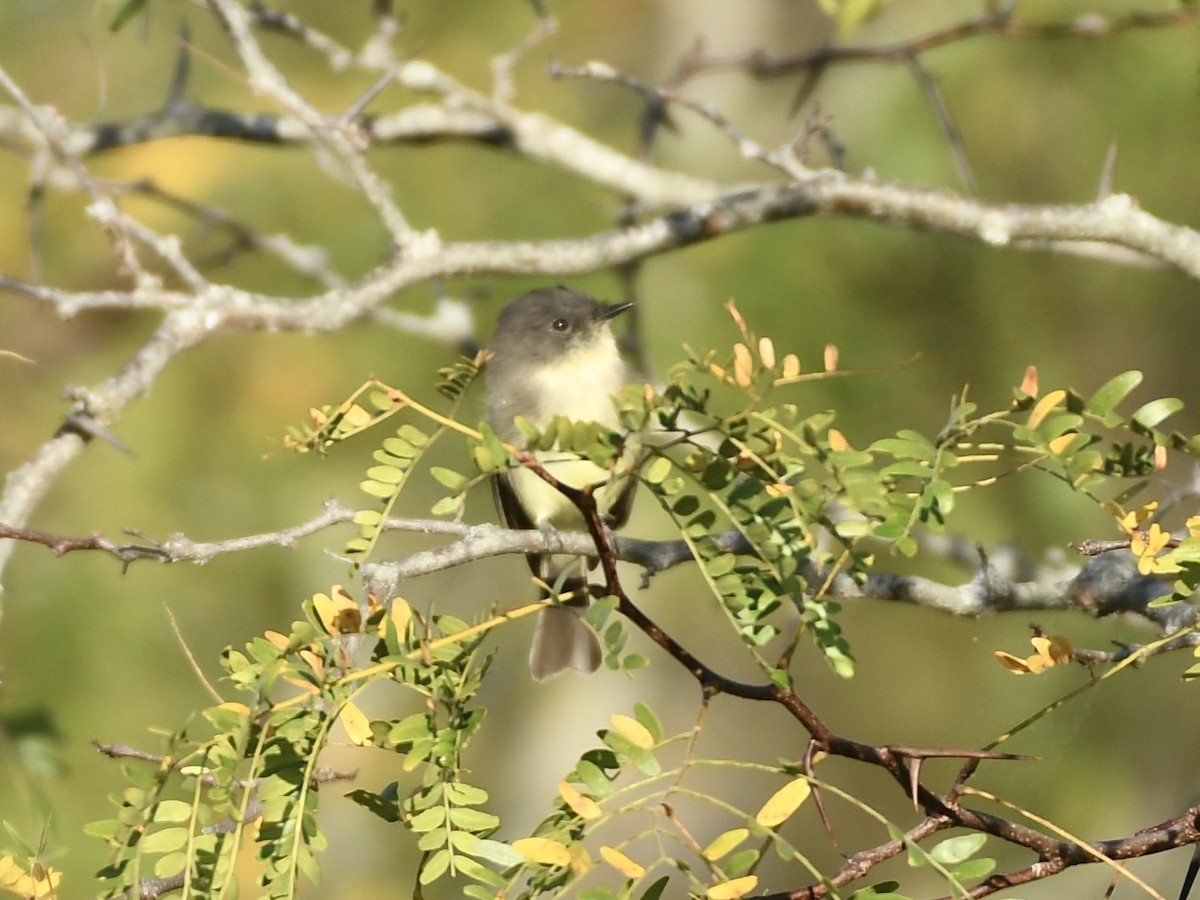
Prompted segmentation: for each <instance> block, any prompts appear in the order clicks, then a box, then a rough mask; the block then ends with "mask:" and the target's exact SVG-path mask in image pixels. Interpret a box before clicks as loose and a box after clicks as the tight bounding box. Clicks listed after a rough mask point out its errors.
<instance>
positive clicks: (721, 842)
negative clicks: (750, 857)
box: [700, 828, 750, 862]
mask: <svg viewBox="0 0 1200 900" xmlns="http://www.w3.org/2000/svg"><path fill="white" fill-rule="evenodd" d="M748 837H750V829H749V828H733V829H731V830H729V831H726V832H724V833H723V834H718V835H717V836H716V837H715V838H713V839H712V840H711V841H710V842H709V844H708V846H707V847H705V848H704V849H703V850H702V851H701V852H700V855H701V856H703V857H704V858H705V859H707V860H708V861H709V862H716V861H717V860H718V859H720V858H721V857H722V856H724V855H725V854H726V853H729V852H730V851H731V850H733V849H734V848H735V847H737V846H738V845H739V844H741V843H742V841H744V840H746V838H748Z"/></svg>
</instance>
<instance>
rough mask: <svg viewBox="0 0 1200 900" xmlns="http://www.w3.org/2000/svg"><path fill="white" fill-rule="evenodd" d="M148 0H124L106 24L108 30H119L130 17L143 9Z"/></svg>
mask: <svg viewBox="0 0 1200 900" xmlns="http://www.w3.org/2000/svg"><path fill="white" fill-rule="evenodd" d="M149 2H150V0H126V2H125V3H124V4H123V5H122V6H121V8H120V9H118V10H117V14H116V15H115V16H113V20H112V22H111V23H110V24H109V26H108V28H109V30H110V31H120V30H121V29H122V28H123V27H125V24H126V23H127V22H128V21H129V20H130V19H132V18H133V17H134V16H136V15H137V14H138V13H139V12H141V11H142V10H143V9H145V8H146V5H147V4H148V3H149Z"/></svg>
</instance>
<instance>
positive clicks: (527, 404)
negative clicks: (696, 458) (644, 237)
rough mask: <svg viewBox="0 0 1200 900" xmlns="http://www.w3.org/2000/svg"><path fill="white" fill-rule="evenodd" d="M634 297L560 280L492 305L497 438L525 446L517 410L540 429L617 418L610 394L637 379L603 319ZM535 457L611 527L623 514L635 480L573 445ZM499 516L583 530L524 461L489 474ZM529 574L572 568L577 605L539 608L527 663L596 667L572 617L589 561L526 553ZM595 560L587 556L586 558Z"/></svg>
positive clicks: (592, 644) (553, 575)
mask: <svg viewBox="0 0 1200 900" xmlns="http://www.w3.org/2000/svg"><path fill="white" fill-rule="evenodd" d="M632 306H633V304H632V303H620V304H613V305H608V304H604V303H601V302H600V301H598V300H596V299H594V298H592V297H589V296H588V295H587V294H582V293H580V292H579V291H573V290H570V289H569V288H565V287H555V288H543V289H540V290H535V291H530V292H529V293H527V294H522V295H521V296H520V297H517V298H516V299H515V300H513V301H512V302H510V303H509V304H508V305H507V306H506V307H504V309H503V310H502V311H501V312H500V319H499V322H498V324H497V326H496V332H495V334H494V335H493V336H492V346H491V350H492V354H493V355H492V358H491V360H489V362H488V364H487V369H486V372H487V397H488V422H489V424H490V425H491V426H492V428H493V429H494V430H495V432H496V434H497V435H498V436H499V437H500V439H501V440H503V441H505V442H507V443H510V444H515V445H517V446H524V435H523V433H522V431H521V429H520V428H519V427H517V425H516V424H515V423H514V421H513V420H514V418H515V417H517V416H523V417H524V418H526V419H528V420H529V421H530V422H532V423H533V424H534V425H536V426H537V427H538V428H545V427H546V426H547V425H548V424H549V422H550V420H551V419H552V418H553V417H554V416H566V417H567V418H569V419H573V420H577V421H583V422H599V423H600V424H602V425H607V426H610V427H614V428H615V427H618V419H617V413H616V411H615V409H614V407H613V402H612V396H613V394H616V393H617V392H619V391H620V390H621V388H623V387H624V386H625V385H627V384H635V383H639V382H640V380H641V379H640V378H639V377H638V375H637V373H636V372H635V371H634V370H633V369H632V368H631V367H630V366H629V365H627V364H626V363H625V361H624V360H623V359H622V358H621V354H620V352H619V351H618V349H617V342H616V340H615V339H614V338H613V334H612V330H611V328H609V320H611V319H612V318H613V317H614V316H616V315H619V314H620V313H622V312H624V311H625V310H627V309H629V308H630V307H632ZM537 456H538V461H539V462H540V463H541V464H542V465H543V466H544V467H545V468H546V471H547V472H549V473H550V474H551V475H553V476H554V477H555V478H557V479H558V480H559V481H561V482H562V483H563V484H567V485H570V486H571V487H575V488H582V487H584V486H585V485H589V484H600V486H599V487H597V488H595V489H594V493H593V496H594V497H595V498H596V501H597V505H598V507H599V511H600V514H601V516H602V517H603V519H604V522H605V524H606V525H608V527H609V528H620V527H621V526H622V525H624V524H625V521H626V520H627V519H628V518H629V510H630V507H631V506H632V504H633V488H634V487H635V485H636V484H637V481H636V479H634V478H633V477H631V476H629V474H628V473H621V472H619V471H618V472H615V473H614V472H612V471H609V470H608V469H604V468H601V467H600V466H597V465H596V464H595V463H593V462H590V461H589V460H586V459H580V458H579V457H578V456H576V455H575V454H571V453H562V452H539V453H538V454H537ZM492 491H493V496H494V498H495V501H496V509H497V510H498V511H499V513H500V519H501V521H503V523H504V525H505V526H506V527H508V528H526V529H527V528H540V529H542V530H548V529H551V528H553V529H557V530H564V531H579V530H583V529H584V528H585V527H586V525H585V523H584V521H583V516H582V515H581V514H580V512H579V510H578V509H577V508H576V507H575V505H574V504H573V503H571V501H570V500H569V499H567V498H566V497H565V496H563V494H562V493H561V492H559V491H558V490H556V489H555V488H554V487H552V486H551V485H550V484H548V483H547V482H545V481H544V480H543V479H542V478H540V477H539V476H538V475H537V473H535V472H532V471H530V470H529V469H528V468H524V467H515V468H512V469H509V470H507V471H506V472H503V473H501V474H500V475H498V476H497V477H495V478H493V479H492ZM528 561H529V567H530V568H531V569H532V570H533V573H534V574H535V575H537V576H538V577H539V578H541V579H542V580H543V581H545V582H546V583H547V584H550V585H553V584H554V583H555V582H556V581H557V580H558V578H559V577H560V576H561V575H562V574H563V572H564V571H567V570H568V568H570V569H571V570H572V571H570V572H569V573H568V575H567V577H566V580H565V582H564V583H563V585H562V589H563V590H564V591H570V590H574V591H579V592H580V599H579V600H578V602H576V603H572V604H571V605H572V606H574V607H576V608H575V609H570V608H565V607H550V608H547V609H545V610H543V611H542V612H541V613H540V614H539V615H538V623H537V628H536V630H535V631H534V635H533V647H532V649H531V650H530V653H529V670H530V672H531V673H532V674H533V677H534V678H535V679H536V680H538V681H543V680H545V679H547V678H549V677H551V676H552V675H557V674H558V673H559V672H561V671H563V670H564V669H567V668H575V669H578V670H580V671H582V672H594V671H596V669H597V668H599V666H600V661H601V652H600V643H599V642H598V641H597V640H596V636H595V635H594V634H593V633H592V632H591V631H590V630H589V629H588V627H587V625H585V624H584V622H583V621H582V619H581V618H580V614H581V613H582V611H583V609H584V608H585V607H586V605H587V601H586V599H585V598H586V591H585V589H586V587H587V569H588V566H589V562H588V561H587V560H586V559H579V558H578V557H573V556H570V557H565V556H562V555H552V554H548V553H535V554H530V555H529V557H528ZM594 562H595V561H594V560H593V561H592V562H591V564H593V565H594Z"/></svg>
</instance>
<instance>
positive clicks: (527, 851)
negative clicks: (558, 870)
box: [512, 837, 571, 866]
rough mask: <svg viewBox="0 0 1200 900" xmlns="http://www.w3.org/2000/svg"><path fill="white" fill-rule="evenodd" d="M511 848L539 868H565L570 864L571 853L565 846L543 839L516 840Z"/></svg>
mask: <svg viewBox="0 0 1200 900" xmlns="http://www.w3.org/2000/svg"><path fill="white" fill-rule="evenodd" d="M512 848H513V849H514V850H516V851H517V852H518V853H520V854H521V855H522V856H523V857H525V858H526V859H527V860H529V861H530V862H532V863H537V864H538V865H540V866H566V865H570V863H571V851H570V850H569V849H567V847H566V845H564V844H560V843H559V842H558V841H552V840H550V838H544V837H527V838H518V839H517V840H515V841H513V842H512Z"/></svg>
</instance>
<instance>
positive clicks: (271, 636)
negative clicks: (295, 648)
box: [263, 631, 288, 650]
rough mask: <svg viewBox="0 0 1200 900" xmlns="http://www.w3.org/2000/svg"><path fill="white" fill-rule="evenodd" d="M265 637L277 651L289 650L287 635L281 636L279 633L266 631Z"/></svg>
mask: <svg viewBox="0 0 1200 900" xmlns="http://www.w3.org/2000/svg"><path fill="white" fill-rule="evenodd" d="M263 637H265V638H266V639H267V640H268V641H270V642H271V644H272V645H273V646H274V647H275V648H276V649H277V650H286V649H287V648H288V638H287V635H286V634H280V633H279V632H278V631H264V632H263Z"/></svg>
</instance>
